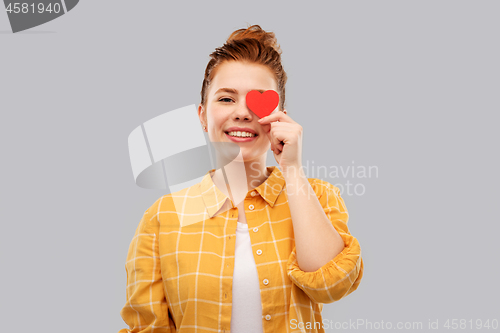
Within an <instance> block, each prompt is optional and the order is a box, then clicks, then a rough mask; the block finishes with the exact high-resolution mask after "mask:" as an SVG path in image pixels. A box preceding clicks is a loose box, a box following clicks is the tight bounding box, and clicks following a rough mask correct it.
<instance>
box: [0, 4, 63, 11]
mask: <svg viewBox="0 0 500 333" xmlns="http://www.w3.org/2000/svg"><path fill="white" fill-rule="evenodd" d="M5 10H6V11H7V12H8V13H9V14H10V13H14V14H18V13H23V14H27V13H40V14H41V13H44V12H47V13H52V12H54V13H56V14H57V13H59V12H60V11H61V5H60V4H59V3H57V2H56V3H54V4H51V3H49V4H48V5H47V6H45V5H44V4H43V3H39V4H38V5H37V6H35V4H34V3H32V4H28V3H19V2H16V3H9V5H8V6H7V8H6V9H5Z"/></svg>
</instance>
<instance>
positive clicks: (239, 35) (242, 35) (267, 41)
mask: <svg viewBox="0 0 500 333" xmlns="http://www.w3.org/2000/svg"><path fill="white" fill-rule="evenodd" d="M242 39H256V40H258V41H259V42H260V43H261V44H263V45H264V46H266V47H272V48H273V49H275V50H276V52H278V54H280V55H281V52H282V51H281V48H280V45H279V44H278V40H277V39H276V36H275V35H274V32H267V31H265V30H263V29H262V28H261V27H260V26H259V25H258V24H254V25H252V26H249V27H248V28H246V29H245V28H243V29H238V30H236V31H234V32H233V33H232V34H231V35H230V36H229V37H228V38H227V41H226V43H229V42H231V41H237V40H242Z"/></svg>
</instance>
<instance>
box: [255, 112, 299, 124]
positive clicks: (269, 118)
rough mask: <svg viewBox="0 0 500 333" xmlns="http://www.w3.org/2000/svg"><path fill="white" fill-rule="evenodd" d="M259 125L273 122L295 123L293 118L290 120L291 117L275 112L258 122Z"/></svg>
mask: <svg viewBox="0 0 500 333" xmlns="http://www.w3.org/2000/svg"><path fill="white" fill-rule="evenodd" d="M257 121H258V123H259V124H261V125H262V124H268V123H270V122H273V121H283V122H288V123H294V121H293V120H292V118H290V116H289V115H287V114H285V113H283V112H281V111H279V112H274V113H271V114H270V115H269V116H265V117H262V118H260V119H259V120H257Z"/></svg>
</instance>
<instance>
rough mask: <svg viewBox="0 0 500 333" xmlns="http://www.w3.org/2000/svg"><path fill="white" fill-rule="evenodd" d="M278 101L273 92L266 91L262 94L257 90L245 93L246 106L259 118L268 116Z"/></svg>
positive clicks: (277, 96)
mask: <svg viewBox="0 0 500 333" xmlns="http://www.w3.org/2000/svg"><path fill="white" fill-rule="evenodd" d="M279 101H280V96H279V95H278V93H277V92H276V91H274V90H266V91H264V93H263V94H261V93H260V92H258V91H257V90H250V91H249V92H248V93H247V106H248V108H249V109H250V110H252V112H253V113H255V114H256V115H257V117H259V118H262V117H265V116H268V115H270V114H271V112H273V111H274V109H276V107H277V106H278V103H279Z"/></svg>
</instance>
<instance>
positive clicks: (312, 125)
mask: <svg viewBox="0 0 500 333" xmlns="http://www.w3.org/2000/svg"><path fill="white" fill-rule="evenodd" d="M499 10H500V3H499V2H497V1H456V0H455V1H356V2H347V1H344V2H327V1H323V2H315V3H305V2H299V3H297V4H291V3H290V2H286V1H280V2H279V3H277V2H272V3H265V2H257V1H253V2H251V3H249V2H240V3H235V2H216V1H210V2H199V3H196V4H194V3H181V2H176V3H175V4H173V3H172V2H168V1H148V2H135V1H128V0H120V1H118V0H110V1H99V2H97V1H83V2H80V3H79V4H78V6H77V7H75V8H74V10H72V11H71V12H70V13H68V14H67V15H64V16H62V17H60V18H58V19H56V20H54V21H51V22H48V23H47V24H44V25H42V26H39V27H36V28H34V29H32V30H29V31H26V32H24V33H18V34H15V35H14V34H12V33H11V32H10V26H9V23H8V21H7V15H6V13H5V12H4V11H3V12H0V31H1V32H2V33H1V34H0V45H1V52H0V60H1V64H2V69H1V75H0V94H1V95H0V96H1V97H0V110H1V117H2V121H1V123H2V130H1V132H0V133H1V142H2V164H1V171H2V178H3V179H2V185H1V188H2V191H1V200H0V202H1V221H2V226H3V228H2V232H1V233H0V235H1V236H0V237H1V238H0V248H1V252H0V256H1V267H2V273H1V274H0V276H1V277H0V279H1V284H0V285H1V295H2V296H1V298H0V299H1V300H0V302H1V307H2V308H1V311H0V313H1V316H2V326H3V327H2V331H6V332H8V331H12V332H14V331H16V332H21V331H22V332H30V331H43V332H45V331H49V330H50V331H53V332H68V331H71V332H75V333H77V332H89V331H92V332H117V331H118V330H119V329H121V328H124V327H125V324H124V322H123V321H122V319H121V317H120V314H119V312H120V310H121V308H122V306H123V305H124V303H125V285H126V274H125V259H126V254H127V249H128V246H129V243H130V240H131V238H132V236H133V234H134V231H135V228H136V227H137V225H138V222H139V220H140V218H141V216H142V214H143V212H144V211H145V210H146V209H147V208H148V207H149V206H150V205H151V204H152V203H153V202H154V201H155V200H156V199H157V198H159V197H160V196H161V195H162V193H163V192H162V191H161V190H145V189H142V188H139V187H137V186H136V185H135V183H134V180H133V177H132V171H131V167H130V161H129V156H128V148H127V137H128V135H129V133H130V132H131V131H132V130H133V129H134V128H135V127H137V126H139V125H140V124H141V123H143V122H144V121H146V120H149V119H151V118H153V117H155V116H157V115H159V114H162V113H164V112H167V111H170V110H173V109H176V108H179V107H183V106H186V105H189V104H192V103H198V102H199V94H200V90H201V83H202V79H203V73H204V70H205V67H206V64H207V62H208V55H209V53H210V52H211V51H213V49H214V48H215V47H218V46H220V45H222V44H223V43H224V41H225V40H226V38H227V37H228V36H229V34H230V33H231V32H232V31H233V30H235V29H238V28H243V27H246V26H247V23H249V24H260V25H261V26H262V27H263V28H264V29H266V30H268V31H274V32H275V33H276V36H277V38H278V41H279V43H280V44H281V47H282V49H283V52H284V53H283V61H284V66H285V69H286V70H287V73H288V75H289V82H288V85H287V91H286V92H287V94H286V99H287V110H288V111H289V115H290V116H291V117H292V118H293V119H294V120H295V121H297V122H298V123H300V124H301V125H303V127H304V148H303V160H304V161H306V160H310V161H314V164H315V165H325V166H331V165H338V166H344V167H347V166H349V165H353V162H352V161H354V165H357V166H358V165H359V166H370V165H371V166H377V167H378V170H379V175H378V177H372V178H369V179H358V178H356V179H352V180H351V181H352V182H355V183H363V184H364V186H365V188H366V192H365V194H364V195H362V196H356V195H352V196H347V195H343V197H344V200H345V203H346V206H347V208H348V210H349V213H350V220H349V227H350V230H351V232H352V234H353V235H355V236H356V237H357V238H358V239H359V241H360V244H361V246H362V250H363V257H364V260H365V276H364V278H363V281H362V283H361V285H360V287H359V289H358V290H357V291H355V292H354V293H353V294H351V295H350V296H348V297H347V298H345V299H343V300H341V301H340V302H337V303H333V304H328V305H325V308H324V311H323V315H324V318H325V319H329V320H332V321H334V322H340V323H342V322H348V321H349V320H351V321H356V320H358V319H363V320H367V321H371V322H373V323H375V322H377V323H381V322H382V321H384V322H385V323H387V322H392V323H393V325H396V323H397V322H407V321H410V322H423V324H424V329H422V330H419V331H426V330H427V329H425V328H426V327H427V324H428V321H429V320H431V321H435V320H439V325H440V328H443V326H442V325H443V324H444V322H445V320H447V319H453V318H455V319H465V320H470V319H472V320H476V319H482V320H483V321H485V320H486V319H490V320H491V319H494V318H496V319H497V320H498V319H500V318H499V316H498V312H497V310H498V309H499V308H500V304H499V303H500V302H499V297H498V296H499V288H498V285H497V281H498V280H499V278H500V273H499V269H498V265H497V261H498V259H497V257H498V253H499V245H498V243H499V242H498V231H499V227H498V223H499V219H498V215H497V207H498V200H499V193H498V185H499V177H498V170H499V159H498V142H499V134H498V130H497V128H498V119H499V118H498V111H499V106H500V105H499V104H500V103H499V99H498V93H499V85H500V81H499V74H500V73H499V70H500V66H499V63H498V59H500V47H499V44H498V40H499V38H498V37H499V36H498V35H499V31H500V30H499V29H500V21H499V20H498V12H499ZM495 152H496V153H495ZM268 162H269V165H276V163H275V161H274V160H272V159H271V155H269V158H268ZM348 179H350V178H346V179H325V180H328V181H331V182H332V183H336V182H345V181H346V180H348ZM495 309H497V310H495ZM393 328H394V327H393ZM373 330H375V329H374V328H372V329H367V328H366V327H360V329H359V330H358V331H373ZM330 331H332V330H330ZM462 331H464V330H462Z"/></svg>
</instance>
